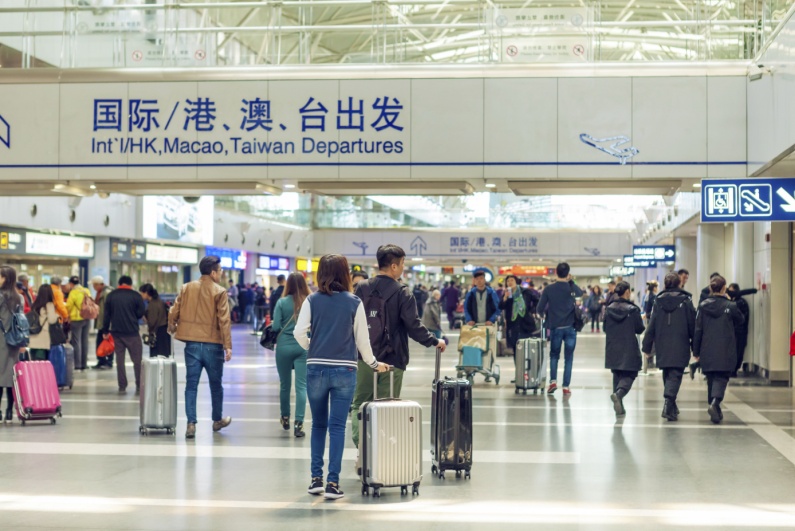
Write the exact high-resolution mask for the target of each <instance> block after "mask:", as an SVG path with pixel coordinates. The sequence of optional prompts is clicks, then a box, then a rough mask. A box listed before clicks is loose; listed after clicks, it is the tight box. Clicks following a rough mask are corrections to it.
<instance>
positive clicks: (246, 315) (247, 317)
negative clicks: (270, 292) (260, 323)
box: [243, 304, 254, 323]
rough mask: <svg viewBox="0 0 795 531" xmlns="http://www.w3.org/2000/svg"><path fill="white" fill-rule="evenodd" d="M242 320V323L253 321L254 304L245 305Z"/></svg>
mask: <svg viewBox="0 0 795 531" xmlns="http://www.w3.org/2000/svg"><path fill="white" fill-rule="evenodd" d="M243 322H244V323H252V322H254V305H253V304H248V305H246V311H245V312H243Z"/></svg>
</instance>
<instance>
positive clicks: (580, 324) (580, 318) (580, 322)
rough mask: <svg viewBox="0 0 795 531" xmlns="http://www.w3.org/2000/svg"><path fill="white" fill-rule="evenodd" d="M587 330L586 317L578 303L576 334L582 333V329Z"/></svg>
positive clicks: (575, 323)
mask: <svg viewBox="0 0 795 531" xmlns="http://www.w3.org/2000/svg"><path fill="white" fill-rule="evenodd" d="M583 328H585V317H584V316H583V314H582V308H580V305H579V304H577V303H576V302H575V303H574V330H575V331H576V332H582V329H583Z"/></svg>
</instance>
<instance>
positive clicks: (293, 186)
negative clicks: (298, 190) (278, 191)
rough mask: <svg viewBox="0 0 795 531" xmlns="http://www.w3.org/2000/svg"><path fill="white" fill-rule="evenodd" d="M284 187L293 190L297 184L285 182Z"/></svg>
mask: <svg viewBox="0 0 795 531" xmlns="http://www.w3.org/2000/svg"><path fill="white" fill-rule="evenodd" d="M284 187H285V188H286V189H288V190H292V189H293V188H295V185H294V184H285V185H284Z"/></svg>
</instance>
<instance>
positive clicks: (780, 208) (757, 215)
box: [701, 177, 795, 223]
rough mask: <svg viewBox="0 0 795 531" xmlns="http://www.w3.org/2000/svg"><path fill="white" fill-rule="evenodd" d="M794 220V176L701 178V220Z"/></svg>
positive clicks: (704, 221) (728, 221) (714, 221)
mask: <svg viewBox="0 0 795 531" xmlns="http://www.w3.org/2000/svg"><path fill="white" fill-rule="evenodd" d="M754 221H795V179H794V178H778V177H765V178H761V177H760V178H757V177H753V178H748V179H702V181H701V222H702V223H744V222H745V223H748V222H751V223H752V222H754Z"/></svg>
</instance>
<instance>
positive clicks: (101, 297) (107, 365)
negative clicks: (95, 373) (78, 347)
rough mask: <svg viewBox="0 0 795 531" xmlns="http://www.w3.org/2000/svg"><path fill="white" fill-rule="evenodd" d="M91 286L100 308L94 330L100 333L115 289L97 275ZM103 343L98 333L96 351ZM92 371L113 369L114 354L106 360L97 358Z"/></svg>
mask: <svg viewBox="0 0 795 531" xmlns="http://www.w3.org/2000/svg"><path fill="white" fill-rule="evenodd" d="M91 285H92V287H93V288H94V292H95V294H94V302H95V303H97V306H98V307H99V313H98V314H97V318H96V320H95V321H94V328H95V329H96V330H97V332H99V331H100V330H102V326H103V325H104V324H105V299H107V297H108V294H109V293H110V292H111V291H113V288H111V287H110V286H106V285H105V279H104V278H102V276H100V275H97V276H95V277H94V278H92V279H91ZM100 343H102V336H101V335H100V334H99V333H98V334H97V344H96V346H95V351H96V350H98V349H99V345H100ZM91 368H92V369H112V368H113V354H108V355H107V356H105V357H104V358H100V357H99V356H97V364H96V365H94V366H93V367H91Z"/></svg>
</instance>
